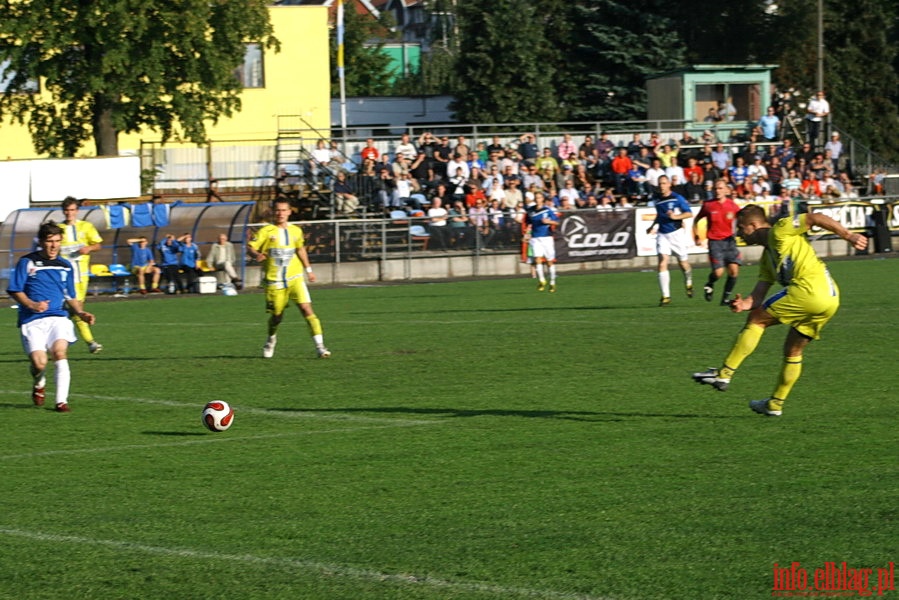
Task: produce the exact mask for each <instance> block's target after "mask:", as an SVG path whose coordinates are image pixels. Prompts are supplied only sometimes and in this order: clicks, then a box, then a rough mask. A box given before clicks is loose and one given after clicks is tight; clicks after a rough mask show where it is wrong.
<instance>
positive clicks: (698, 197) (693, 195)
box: [682, 171, 707, 204]
mask: <svg viewBox="0 0 899 600" xmlns="http://www.w3.org/2000/svg"><path fill="white" fill-rule="evenodd" d="M682 195H683V196H684V198H686V199H687V202H690V203H691V204H697V203H699V202H702V201H704V200H706V199H707V197H706V192H705V184H704V183H703V181H702V171H700V172H699V173H697V172H696V171H691V172H690V175H689V179H688V180H687V185H685V186H684V194H682Z"/></svg>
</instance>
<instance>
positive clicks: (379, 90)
mask: <svg viewBox="0 0 899 600" xmlns="http://www.w3.org/2000/svg"><path fill="white" fill-rule="evenodd" d="M391 29H392V18H391V17H390V16H389V15H387V14H386V13H382V16H381V18H380V19H377V20H376V19H373V18H372V17H371V16H370V15H368V14H367V13H366V14H365V15H360V14H358V13H357V12H356V10H355V8H354V7H353V3H352V2H348V3H347V6H346V8H345V10H344V18H343V30H344V33H343V66H344V69H343V72H344V89H345V92H346V95H347V96H384V95H387V94H388V93H389V92H390V90H391V87H392V84H391V80H392V78H393V77H394V75H395V73H394V72H393V71H392V70H391V69H390V57H389V56H388V55H387V54H386V53H385V52H384V43H385V42H384V40H386V39H389V38H390V37H391V34H390V30H391ZM331 96H332V97H335V98H336V97H338V96H340V74H339V72H338V70H337V36H336V35H334V36H332V37H331Z"/></svg>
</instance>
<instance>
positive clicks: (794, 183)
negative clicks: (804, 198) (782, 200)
mask: <svg viewBox="0 0 899 600" xmlns="http://www.w3.org/2000/svg"><path fill="white" fill-rule="evenodd" d="M780 187H781V189H782V190H786V191H787V192H788V193H792V192H794V191H797V192H798V191H799V188H801V187H802V180H801V179H800V178H799V174H798V173H796V169H789V170H788V171H787V176H786V177H784V178H783V180H782V181H781V182H780Z"/></svg>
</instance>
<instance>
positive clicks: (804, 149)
mask: <svg viewBox="0 0 899 600" xmlns="http://www.w3.org/2000/svg"><path fill="white" fill-rule="evenodd" d="M796 158H804V159H805V162H806V163H810V162H812V159H813V158H815V150H814V149H813V148H812V145H811V144H810V143H809V142H805V143H804V144H802V146H801V147H800V148H799V151H798V152H797V153H796Z"/></svg>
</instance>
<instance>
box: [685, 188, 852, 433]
mask: <svg viewBox="0 0 899 600" xmlns="http://www.w3.org/2000/svg"><path fill="white" fill-rule="evenodd" d="M737 227H738V228H739V230H740V236H741V237H742V238H743V240H745V241H746V243H747V244H755V245H759V246H764V247H765V250H764V252H763V253H762V258H761V262H760V265H759V280H758V283H756V285H755V288H754V289H753V290H752V293H751V294H750V295H749V297H747V298H743V297H741V296H740V295H739V294H737V295H736V297H735V298H734V300H733V302H731V311H733V312H735V313H739V312H743V311H749V315H748V317H747V319H746V325H745V326H744V327H743V329H742V330H741V331H740V333H739V335H738V336H737V340H736V342H735V343H734V345H733V348H731V351H730V354H728V355H727V358H725V359H724V363H723V365H722V366H721V368H720V369H709V370H708V371H703V372H700V373H694V374H693V379H694V380H695V381H696V382H697V383H701V384H705V385H710V386H712V387H714V388H716V389H718V390H720V391H722V392H723V391H725V390H726V389H727V387H728V385H729V384H730V380H731V378H732V377H733V375H734V372H736V370H737V369H738V368H739V367H740V364H742V362H743V360H745V359H746V358H747V357H748V356H749V355H750V354H752V352H753V351H754V350H755V349H756V346H758V343H759V340H761V338H762V334H763V333H764V332H765V329H766V328H768V327H769V326H771V325H777V324H779V323H783V324H784V325H789V326H790V330H789V332H787V339H786V341H785V342H784V361H783V365H782V366H781V370H780V375H779V377H778V380H777V385H776V386H775V387H774V392H773V393H772V394H771V397H770V398H768V399H766V400H753V401H752V402H750V403H749V407H750V408H751V409H752V410H754V411H755V412H757V413H760V414H763V415H768V416H772V417H779V416H780V415H781V414H782V411H783V404H784V401H785V400H786V399H787V396H788V395H789V393H790V390H791V389H792V388H793V384H794V383H796V381H797V380H798V379H799V375H800V374H801V373H802V351H803V350H804V349H805V347H806V346H807V345H808V343H809V342H810V341H811V340H817V339H819V338H820V337H821V328H822V327H824V325H825V324H826V323H827V322H828V321H829V320H830V319H831V317H833V315H834V313H836V312H837V308H839V306H840V290H839V288H838V287H837V284H836V282H835V281H834V280H833V279H832V278H831V276H830V273H829V272H828V271H827V266H826V265H825V264H824V263H823V262H822V261H821V259H819V258H818V255H817V254H815V250H814V248H812V245H811V244H810V243H809V241H808V239H807V238H806V235H805V234H806V233H807V232H808V231H809V230H810V229H811V228H812V227H820V228H822V229H826V230H827V231H830V232H831V233H835V234H837V235H838V236H840V237H841V238H842V239H844V240H846V241H848V242H849V243H850V244H852V245H853V247H855V248H856V249H857V250H864V249H865V248H866V247H867V245H868V238H866V237H865V236H863V235H861V234H858V233H850V232H849V231H848V230H847V229H846V228H845V227H843V226H842V225H841V224H840V223H838V222H837V221H834V220H833V219H831V218H830V217H828V216H827V215H824V214H821V213H808V214H801V215H797V216H795V217H786V218H783V219H780V220H779V221H777V222H776V223H775V224H774V225H773V226H772V225H771V224H770V223H768V221H767V219H766V218H765V211H764V209H762V208H761V207H760V206H758V205H755V204H749V205H747V206H745V207H743V208H742V209H741V210H740V212H739V213H737ZM775 283H779V284H780V285H782V286H784V288H783V289H782V290H779V291H777V292H776V293H774V294H773V295H771V296H770V297H768V298H767V299H766V298H765V296H766V295H767V293H768V290H769V289H770V288H771V286H772V285H774V284H775Z"/></svg>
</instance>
